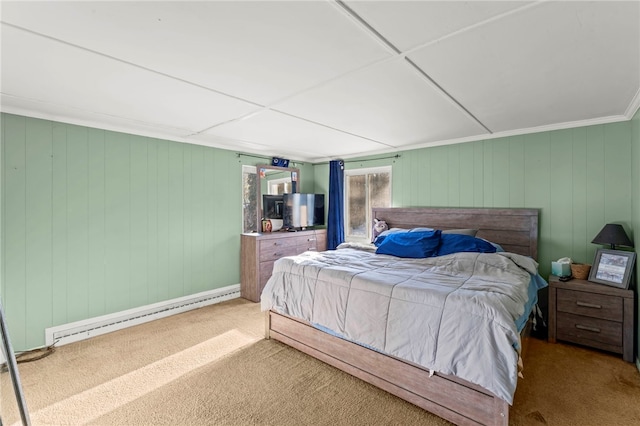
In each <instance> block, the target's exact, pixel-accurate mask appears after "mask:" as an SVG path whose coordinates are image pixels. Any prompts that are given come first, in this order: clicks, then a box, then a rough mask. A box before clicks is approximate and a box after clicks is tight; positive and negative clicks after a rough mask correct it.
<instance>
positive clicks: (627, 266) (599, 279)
mask: <svg viewBox="0 0 640 426" xmlns="http://www.w3.org/2000/svg"><path fill="white" fill-rule="evenodd" d="M635 260H636V254H635V252H632V251H622V250H607V249H598V251H596V257H595V259H594V261H593V267H592V268H591V271H590V272H589V281H593V282H594V283H600V284H605V285H610V286H612V287H618V288H624V289H628V288H629V281H630V279H631V273H632V272H633V264H634V262H635Z"/></svg>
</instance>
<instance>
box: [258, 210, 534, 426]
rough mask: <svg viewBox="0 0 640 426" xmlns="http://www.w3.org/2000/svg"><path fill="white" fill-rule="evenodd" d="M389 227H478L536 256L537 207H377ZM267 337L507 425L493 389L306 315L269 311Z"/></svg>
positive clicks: (412, 397) (445, 408) (459, 418)
mask: <svg viewBox="0 0 640 426" xmlns="http://www.w3.org/2000/svg"><path fill="white" fill-rule="evenodd" d="M372 213H373V217H374V218H376V219H379V220H385V221H386V222H387V224H388V225H389V227H390V228H392V227H396V228H414V227H421V226H423V227H432V228H436V229H461V228H462V229H467V228H472V229H477V230H478V234H477V236H478V237H480V238H485V239H487V240H490V241H492V242H494V243H497V244H500V245H501V246H502V247H503V248H504V249H505V250H506V251H510V252H514V253H518V254H523V255H527V256H531V257H533V258H534V259H537V254H538V252H537V250H538V249H537V247H538V210H537V209H492V208H419V207H416V208H374V209H373V211H372ZM265 334H266V338H272V339H275V340H278V341H280V342H283V343H285V344H287V345H289V346H291V347H293V348H296V349H298V350H300V351H302V352H304V353H306V354H308V355H311V356H312V357H314V358H317V359H319V360H321V361H324V362H326V363H327V364H330V365H332V366H334V367H336V368H339V369H340V370H343V371H345V372H347V373H349V374H351V375H353V376H355V377H358V378H360V379H362V380H364V381H366V382H368V383H370V384H372V385H374V386H377V387H378V388H380V389H383V390H385V391H387V392H389V393H391V394H393V395H396V396H398V397H400V398H402V399H404V400H406V401H408V402H411V403H413V404H415V405H417V406H419V407H421V408H423V409H425V410H427V411H429V412H432V413H434V414H436V415H438V416H440V417H442V418H444V419H447V420H449V421H451V422H453V423H456V424H460V425H466V424H473V425H477V424H482V425H508V424H509V404H508V403H507V402H506V401H504V400H503V399H501V398H499V397H497V396H495V395H493V394H492V393H491V392H489V391H488V390H486V389H484V388H482V387H480V386H477V385H475V384H472V383H469V382H467V381H465V380H462V379H459V378H457V377H454V376H449V375H443V374H439V373H436V374H434V375H433V376H431V377H429V371H428V370H426V369H424V368H423V367H420V366H418V365H415V364H412V363H409V362H407V361H404V360H401V359H398V358H395V357H391V356H388V355H383V354H381V353H379V352H376V351H373V350H370V349H367V348H365V347H362V346H360V345H357V344H354V343H351V342H349V341H346V340H343V339H340V338H338V337H335V336H332V335H330V334H327V333H324V332H322V331H320V330H318V329H316V328H314V327H312V326H311V325H310V324H308V323H306V322H305V321H301V320H298V319H296V318H292V317H289V316H286V315H281V314H278V313H276V312H273V311H269V312H267V318H266V324H265Z"/></svg>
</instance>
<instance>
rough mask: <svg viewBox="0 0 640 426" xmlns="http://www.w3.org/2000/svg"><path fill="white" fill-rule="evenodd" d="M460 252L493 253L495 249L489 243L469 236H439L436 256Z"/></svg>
mask: <svg viewBox="0 0 640 426" xmlns="http://www.w3.org/2000/svg"><path fill="white" fill-rule="evenodd" d="M460 252H474V253H495V252H496V248H495V247H494V246H493V244H491V243H490V242H489V241H486V240H483V239H482V238H476V237H472V236H470V235H461V234H442V235H441V236H440V247H438V256H444V255H447V254H451V253H460Z"/></svg>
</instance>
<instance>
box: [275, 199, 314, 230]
mask: <svg viewBox="0 0 640 426" xmlns="http://www.w3.org/2000/svg"><path fill="white" fill-rule="evenodd" d="M282 219H283V227H284V228H286V229H289V230H298V229H305V228H308V227H313V226H319V225H324V194H300V193H295V194H284V210H283V216H282Z"/></svg>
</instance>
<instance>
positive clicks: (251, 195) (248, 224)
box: [242, 166, 258, 232]
mask: <svg viewBox="0 0 640 426" xmlns="http://www.w3.org/2000/svg"><path fill="white" fill-rule="evenodd" d="M257 185H258V175H257V174H256V168H255V167H254V166H242V232H252V231H256V227H257V222H258V219H257V218H258V212H257V210H258V203H257V201H256V193H257V191H258V188H257Z"/></svg>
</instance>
